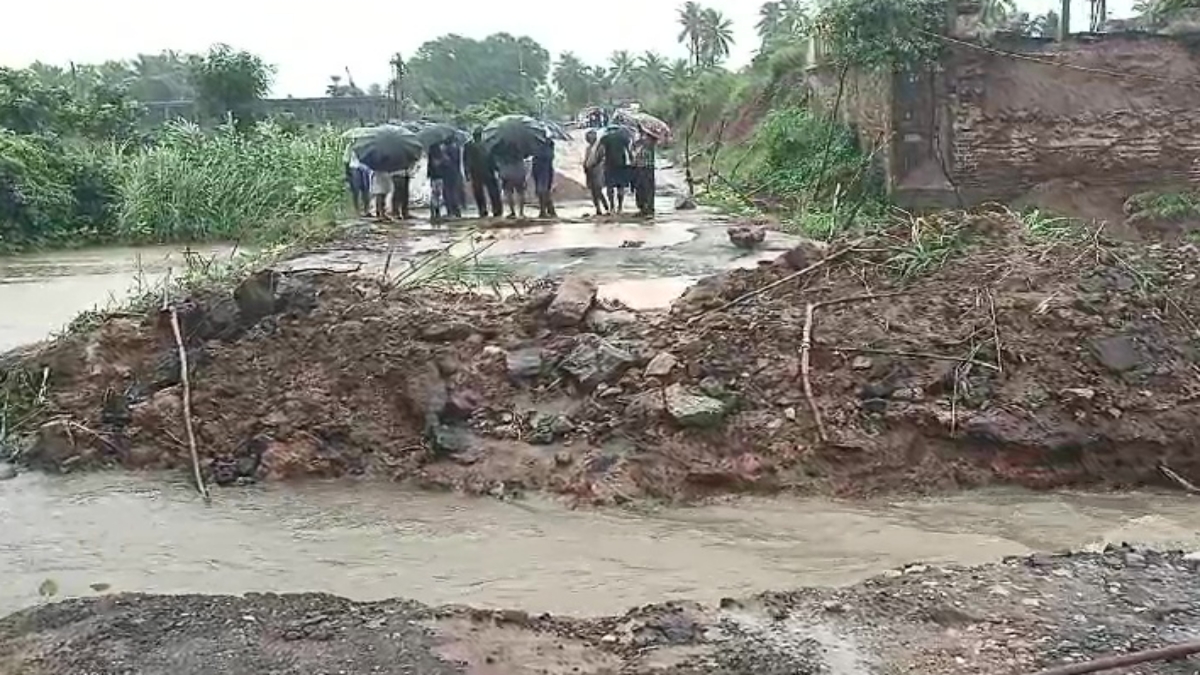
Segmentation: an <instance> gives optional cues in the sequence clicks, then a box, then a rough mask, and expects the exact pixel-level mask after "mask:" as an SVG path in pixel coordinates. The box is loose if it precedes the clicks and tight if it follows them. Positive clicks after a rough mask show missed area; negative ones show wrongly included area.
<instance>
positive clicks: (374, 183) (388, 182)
mask: <svg viewBox="0 0 1200 675" xmlns="http://www.w3.org/2000/svg"><path fill="white" fill-rule="evenodd" d="M391 191H392V174H390V173H388V172H387V171H372V172H371V196H372V197H373V198H374V199H375V217H376V218H378V219H379V220H381V221H387V220H390V218H388V213H387V198H388V195H389V194H390V193H391Z"/></svg>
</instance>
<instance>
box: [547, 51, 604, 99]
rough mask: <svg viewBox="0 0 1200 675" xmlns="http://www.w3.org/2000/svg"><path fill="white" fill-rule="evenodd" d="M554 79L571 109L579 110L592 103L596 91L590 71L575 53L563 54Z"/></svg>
mask: <svg viewBox="0 0 1200 675" xmlns="http://www.w3.org/2000/svg"><path fill="white" fill-rule="evenodd" d="M552 77H553V80H554V84H555V86H557V87H558V89H559V91H561V92H562V93H563V96H565V97H566V99H567V103H568V104H569V105H570V106H571V107H573V108H576V109H578V108H582V107H583V106H585V105H587V104H588V103H591V102H592V101H591V97H592V95H593V93H594V91H593V87H592V78H591V72H590V69H589V68H588V67H587V66H586V65H584V63H583V61H582V60H581V59H580V58H579V57H578V56H576V55H575V54H574V53H572V52H563V53H562V56H559V57H558V63H557V64H556V65H555V66H554V74H553V76H552Z"/></svg>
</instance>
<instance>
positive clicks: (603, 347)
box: [559, 333, 635, 391]
mask: <svg viewBox="0 0 1200 675" xmlns="http://www.w3.org/2000/svg"><path fill="white" fill-rule="evenodd" d="M634 361H635V359H634V356H633V355H632V354H630V353H629V352H627V351H625V350H623V349H620V348H618V347H616V346H614V345H613V344H612V343H610V342H608V341H607V340H605V339H604V338H602V337H600V336H598V335H592V334H591V333H585V334H584V335H580V336H579V337H578V338H576V340H575V346H574V348H573V349H572V350H571V352H570V353H569V354H567V357H566V358H565V359H563V360H562V362H561V363H560V364H559V367H560V368H562V369H563V370H565V371H566V372H567V373H568V374H570V375H571V376H572V377H574V378H575V380H576V381H577V382H579V384H580V386H582V387H583V388H584V389H586V390H588V391H590V390H592V389H595V388H596V387H597V386H599V385H600V384H604V383H612V382H615V381H617V380H618V379H620V377H621V375H623V374H625V371H626V370H628V369H629V367H630V366H632V365H633V364H634Z"/></svg>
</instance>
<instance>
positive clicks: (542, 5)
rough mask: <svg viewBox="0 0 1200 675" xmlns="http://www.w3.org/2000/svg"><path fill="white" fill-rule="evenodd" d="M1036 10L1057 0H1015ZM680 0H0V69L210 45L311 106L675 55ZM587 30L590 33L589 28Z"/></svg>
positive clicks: (740, 54)
mask: <svg viewBox="0 0 1200 675" xmlns="http://www.w3.org/2000/svg"><path fill="white" fill-rule="evenodd" d="M1018 2H1019V4H1020V5H1021V6H1022V8H1023V9H1026V10H1028V11H1031V12H1035V13H1038V12H1043V11H1045V10H1046V9H1049V8H1051V7H1053V6H1055V5H1056V4H1057V0H1018ZM1131 3H1132V0H1110V1H1109V9H1110V11H1111V12H1112V14H1113V15H1114V16H1118V17H1119V16H1126V15H1128V12H1129V7H1130V5H1131ZM680 4H682V2H681V0H678V1H677V0H603V2H599V3H595V4H594V5H593V6H595V7H597V8H598V9H595V10H592V11H585V10H586V8H587V7H588V5H587V4H585V3H572V2H556V1H552V0H395V1H394V2H390V3H387V2H345V1H343V2H338V3H332V2H327V1H321V0H310V1H309V2H303V1H301V2H296V1H295V0H290V1H288V2H284V1H283V0H205V2H201V3H176V2H162V1H161V0H105V1H104V2H97V1H96V0H10V1H9V2H6V3H5V5H6V6H5V8H4V23H5V26H6V27H7V30H5V31H4V36H3V38H2V39H0V64H3V65H6V66H16V67H21V66H26V65H28V64H29V63H31V62H33V61H45V62H48V63H55V64H60V65H65V64H67V63H68V62H70V61H72V60H73V61H76V62H80V63H93V62H99V61H104V60H108V59H124V58H131V57H133V56H135V55H136V54H139V53H156V52H159V51H162V50H164V49H176V50H180V51H187V52H195V51H203V50H204V49H206V48H207V47H208V46H209V45H211V44H213V43H215V42H225V43H228V44H230V45H233V46H234V47H237V48H239V49H247V50H249V51H252V52H255V53H257V54H258V55H260V56H262V57H263V58H264V59H266V60H267V61H268V62H270V63H273V64H275V66H276V67H277V68H278V74H277V77H276V80H275V87H274V91H273V94H274V95H275V96H286V95H289V94H290V95H293V96H298V97H299V96H320V95H321V94H322V93H323V91H324V89H325V85H326V84H327V83H328V81H329V76H330V75H333V74H341V73H342V72H343V68H346V67H348V68H349V69H350V72H351V73H352V74H353V75H354V79H355V82H356V83H357V84H358V85H359V86H361V87H364V88H365V87H366V86H368V85H369V84H371V83H373V82H377V83H381V84H382V83H383V82H385V81H386V80H387V77H388V59H389V58H390V57H391V55H392V54H393V53H395V52H396V51H400V52H402V53H403V54H405V56H408V55H410V54H412V52H413V51H414V50H415V49H416V48H417V46H419V45H420V44H421V43H422V42H424V41H425V40H428V39H431V38H434V37H437V36H439V35H442V34H445V33H450V32H455V33H459V34H462V35H467V36H470V37H483V36H485V35H487V34H489V33H495V32H501V31H507V32H509V33H513V34H515V35H528V36H530V37H532V38H533V39H535V40H537V41H538V42H540V43H541V44H542V45H543V46H544V47H546V48H547V49H548V50H550V52H551V54H553V55H555V56H557V54H558V53H560V52H562V51H564V50H571V51H574V52H575V53H576V54H578V55H579V56H580V57H582V58H583V59H584V60H585V61H588V62H600V61H602V60H604V59H606V58H607V57H608V55H609V54H611V53H612V52H613V51H614V50H618V49H628V50H630V51H635V52H641V51H646V50H656V51H659V52H662V53H664V54H667V55H669V56H684V55H685V54H686V53H685V51H684V49H683V47H682V46H680V45H679V44H678V42H677V41H676V37H677V35H678V32H679V31H678V28H677V26H676V23H675V17H676V9H677V7H678V6H679V5H680ZM703 4H704V5H706V6H712V7H716V8H717V9H719V10H721V11H722V12H724V13H725V15H726V16H728V17H729V18H730V19H732V20H733V22H734V28H735V38H736V41H737V44H736V45H735V47H734V51H733V58H732V65H741V64H743V63H745V62H746V61H748V60H749V58H750V57H751V55H752V53H753V49H754V48H755V46H756V39H755V37H754V23H755V21H756V20H757V14H758V7H759V5H760V4H761V3H760V2H759V0H704V1H703ZM1073 7H1074V9H1073V15H1074V19H1075V20H1074V21H1072V23H1073V24H1075V26H1074V27H1075V28H1076V29H1077V30H1080V29H1082V28H1083V27H1084V25H1085V24H1086V22H1087V18H1086V17H1087V7H1088V5H1087V3H1086V2H1084V1H1083V0H1074V3H1073ZM590 24H594V25H590Z"/></svg>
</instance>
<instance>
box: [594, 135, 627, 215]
mask: <svg viewBox="0 0 1200 675" xmlns="http://www.w3.org/2000/svg"><path fill="white" fill-rule="evenodd" d="M629 143H630V138H629V132H628V131H627V130H626V129H624V128H623V127H615V128H614V127H610V128H609V129H607V130H606V131H605V133H604V135H603V136H601V137H600V144H601V152H602V153H603V156H604V187H605V188H606V189H607V192H608V204H609V207H610V208H611V209H612V212H613V213H621V212H622V211H624V210H625V188H627V187H629V184H630V178H629V172H630V169H629V162H630V157H629Z"/></svg>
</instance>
